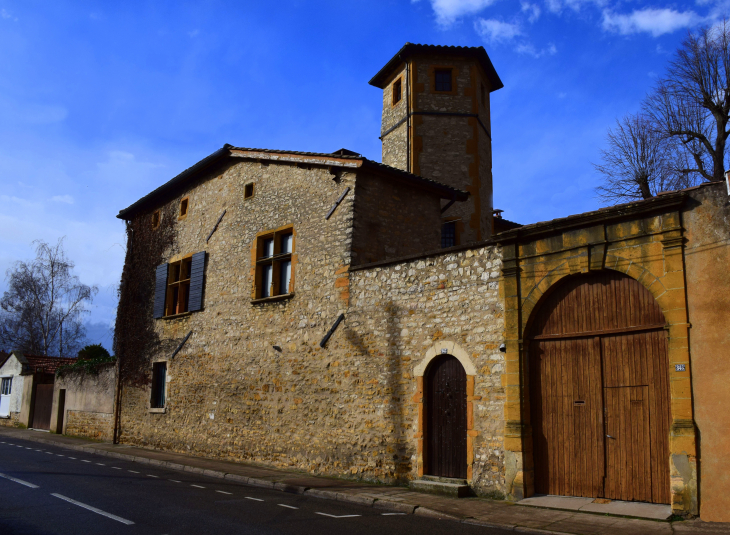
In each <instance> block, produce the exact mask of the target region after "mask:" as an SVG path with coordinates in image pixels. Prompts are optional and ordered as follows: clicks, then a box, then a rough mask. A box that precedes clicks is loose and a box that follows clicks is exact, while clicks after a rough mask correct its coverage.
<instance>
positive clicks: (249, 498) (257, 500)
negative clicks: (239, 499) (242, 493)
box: [246, 496, 264, 502]
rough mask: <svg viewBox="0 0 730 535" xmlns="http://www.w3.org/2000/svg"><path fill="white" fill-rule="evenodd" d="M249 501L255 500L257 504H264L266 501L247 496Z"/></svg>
mask: <svg viewBox="0 0 730 535" xmlns="http://www.w3.org/2000/svg"><path fill="white" fill-rule="evenodd" d="M246 499H247V500H253V501H255V502H263V501H264V500H259V499H258V498H251V497H250V496H246Z"/></svg>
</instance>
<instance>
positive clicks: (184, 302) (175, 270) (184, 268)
mask: <svg viewBox="0 0 730 535" xmlns="http://www.w3.org/2000/svg"><path fill="white" fill-rule="evenodd" d="M192 263H193V259H192V257H189V258H183V259H182V260H179V261H178V262H172V263H170V264H168V268H167V298H166V299H165V304H166V307H165V316H174V315H175V314H182V313H183V312H187V311H188V298H189V297H190V272H191V269H190V268H191V267H192Z"/></svg>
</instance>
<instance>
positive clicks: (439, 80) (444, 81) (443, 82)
mask: <svg viewBox="0 0 730 535" xmlns="http://www.w3.org/2000/svg"><path fill="white" fill-rule="evenodd" d="M435 78H436V91H451V69H436V73H435Z"/></svg>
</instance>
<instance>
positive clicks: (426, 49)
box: [368, 43, 504, 92]
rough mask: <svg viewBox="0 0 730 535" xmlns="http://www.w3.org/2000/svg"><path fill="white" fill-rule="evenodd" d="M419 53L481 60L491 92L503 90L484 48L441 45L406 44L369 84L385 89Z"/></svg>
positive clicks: (502, 85)
mask: <svg viewBox="0 0 730 535" xmlns="http://www.w3.org/2000/svg"><path fill="white" fill-rule="evenodd" d="M418 53H434V54H445V55H450V56H465V57H473V58H476V59H477V60H479V62H480V64H481V66H482V68H483V69H484V72H485V73H486V75H487V77H488V78H489V81H490V85H491V88H490V92H492V91H496V90H498V89H502V88H503V87H504V84H503V83H502V80H501V79H500V77H499V75H498V74H497V70H496V69H495V68H494V65H493V64H492V60H491V59H490V58H489V54H487V51H486V50H485V49H484V47H482V46H478V47H467V46H441V45H419V44H415V43H406V44H405V45H403V47H402V48H401V49H400V50H399V51H398V52H397V53H396V54H395V55H394V56H393V57H392V58H391V59H390V61H388V63H386V64H385V65H384V66H383V68H381V69H380V70H379V71H378V72H377V74H376V75H375V76H373V77H372V78H371V80H370V82H368V83H369V84H370V85H372V86H375V87H378V88H380V89H383V88H384V87H385V80H386V79H387V78H388V76H389V75H390V73H391V72H392V70H393V69H395V68H396V67H397V66H398V65H399V64H400V63H401V62H403V61H405V60H406V59H407V58H408V57H410V56H413V55H415V54H418Z"/></svg>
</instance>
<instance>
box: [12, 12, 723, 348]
mask: <svg viewBox="0 0 730 535" xmlns="http://www.w3.org/2000/svg"><path fill="white" fill-rule="evenodd" d="M729 6H730V0H697V1H694V2H692V1H684V2H649V1H641V0H634V1H617V0H531V1H523V2H519V1H515V0H419V1H415V2H411V1H409V0H401V1H396V0H386V1H376V0H369V1H353V2H342V1H339V2H335V1H332V2H326V1H322V2H315V1H308V2H304V1H286V0H280V1H278V2H276V3H273V2H255V1H251V0H250V1H248V2H218V1H210V2H203V1H199V2H189V3H185V2H174V3H173V2H162V1H157V2H135V1H129V2H115V3H112V2H84V1H77V2H41V1H33V0H23V1H8V0H0V201H1V202H2V207H3V210H2V212H0V272H2V273H4V272H5V271H6V269H8V268H9V267H10V266H11V265H12V262H14V261H15V260H19V259H28V258H31V257H32V256H33V247H32V245H31V242H32V241H33V240H34V239H44V240H46V241H50V242H55V241H56V240H57V239H58V238H59V237H61V236H66V241H65V243H66V249H67V252H68V254H69V256H70V257H71V258H72V259H73V260H74V261H75V262H76V272H77V274H78V275H79V276H80V277H81V279H82V280H83V281H84V282H86V283H88V284H97V285H99V287H100V292H99V294H98V296H97V298H96V299H95V301H94V304H93V306H92V307H91V310H90V312H91V313H90V315H89V321H90V322H92V323H94V324H95V326H94V328H93V329H92V337H91V338H92V341H94V342H96V341H101V342H103V343H104V344H105V345H109V344H110V338H108V337H106V338H104V336H103V335H104V331H105V329H106V326H108V325H111V324H112V323H113V319H114V311H115V306H116V297H115V292H116V286H117V284H118V282H119V277H120V274H121V268H122V263H123V260H124V247H125V235H124V226H123V224H122V222H120V221H119V220H118V219H116V218H115V216H116V214H117V213H118V211H119V210H120V209H121V208H124V207H126V206H128V205H129V204H131V203H132V202H133V201H135V200H136V199H138V198H139V197H141V196H143V195H145V194H146V193H148V192H149V191H151V190H152V189H154V188H155V187H157V186H158V185H160V184H161V183H163V182H165V181H167V180H168V179H169V178H171V177H172V176H174V175H176V174H177V173H178V172H180V171H181V170H183V169H185V168H186V167H189V166H190V165H191V164H193V163H195V162H196V161H198V160H199V159H201V158H203V157H205V156H206V155H208V154H210V153H211V152H213V151H214V150H216V149H218V148H219V147H221V146H222V145H223V144H224V143H231V144H234V145H239V146H246V147H263V148H278V149H292V150H303V151H317V152H330V151H333V150H336V149H339V148H341V147H346V148H348V149H352V150H355V151H357V152H361V153H362V154H364V155H365V156H367V157H369V158H372V159H374V160H380V141H379V140H378V135H379V130H380V111H381V95H380V91H379V90H378V89H376V88H374V87H371V86H369V85H368V84H367V82H368V80H369V79H370V78H371V77H372V75H374V74H375V73H376V72H377V71H378V70H379V69H380V67H382V65H384V64H385V62H386V61H388V60H389V59H390V58H391V57H392V56H393V54H394V53H395V52H397V51H398V49H399V48H400V47H401V46H403V44H404V43H405V42H407V41H408V42H413V43H426V44H442V45H462V46H479V45H483V46H484V47H485V48H486V49H487V52H488V53H489V55H490V57H491V58H492V62H493V63H494V65H495V67H496V69H497V72H498V73H499V75H500V77H501V78H502V80H503V82H504V85H505V87H504V89H502V90H500V91H498V92H496V93H494V94H493V95H492V133H493V151H494V162H493V173H494V186H495V191H494V199H495V207H496V208H501V209H503V210H505V214H504V215H505V217H507V218H509V219H511V220H515V221H519V222H522V223H531V222H536V221H544V220H547V219H552V218H555V217H561V216H565V215H569V214H573V213H578V212H583V211H587V210H591V209H595V208H597V207H598V206H599V203H598V200H597V199H596V198H595V194H594V192H593V188H594V187H595V186H596V185H597V183H598V176H597V175H596V173H595V171H594V170H593V167H592V165H591V162H596V161H598V151H599V150H600V148H601V147H602V146H603V143H604V138H605V134H606V129H607V128H608V127H609V126H611V125H612V124H613V122H614V120H615V119H616V118H617V117H620V116H622V115H624V114H626V113H630V112H635V111H636V110H637V109H638V108H639V105H640V102H641V99H642V98H643V96H644V95H645V94H646V92H647V91H648V90H649V89H650V88H651V86H652V84H653V83H654V80H655V79H656V77H657V76H658V75H661V73H662V72H663V70H664V68H665V65H666V63H667V61H668V60H669V59H670V58H671V54H672V52H673V51H674V50H675V49H676V48H677V46H678V45H679V43H680V41H681V39H682V37H683V36H684V35H685V34H686V32H687V31H688V30H691V29H693V28H697V27H698V26H700V25H703V24H712V23H713V22H715V21H716V20H717V19H718V18H720V17H722V16H723V15H724V14H725V13H727V12H728V9H727V8H728V7H729ZM5 287H6V283H5V281H0V291H4V289H5Z"/></svg>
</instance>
